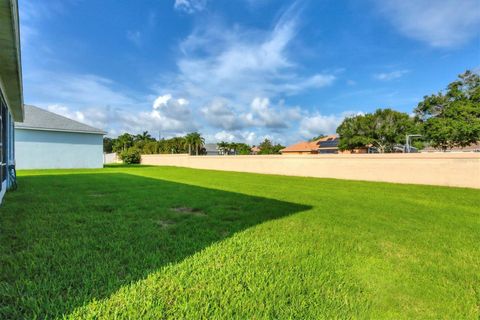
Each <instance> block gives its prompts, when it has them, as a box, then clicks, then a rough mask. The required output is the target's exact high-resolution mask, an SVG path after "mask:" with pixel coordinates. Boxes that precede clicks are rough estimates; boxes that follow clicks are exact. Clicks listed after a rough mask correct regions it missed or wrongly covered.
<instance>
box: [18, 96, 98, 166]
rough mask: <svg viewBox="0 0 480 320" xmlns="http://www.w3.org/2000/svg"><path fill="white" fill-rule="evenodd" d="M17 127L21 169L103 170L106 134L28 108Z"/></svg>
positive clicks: (37, 109)
mask: <svg viewBox="0 0 480 320" xmlns="http://www.w3.org/2000/svg"><path fill="white" fill-rule="evenodd" d="M24 109H25V117H24V120H23V122H21V123H20V122H19V123H15V158H16V167H17V169H70V168H102V167H103V136H104V135H105V132H104V131H103V130H100V129H97V128H93V127H91V126H89V125H86V124H83V123H80V122H78V121H75V120H72V119H69V118H66V117H64V116H61V115H58V114H56V113H53V112H50V111H47V110H44V109H41V108H38V107H35V106H30V105H25V106H24Z"/></svg>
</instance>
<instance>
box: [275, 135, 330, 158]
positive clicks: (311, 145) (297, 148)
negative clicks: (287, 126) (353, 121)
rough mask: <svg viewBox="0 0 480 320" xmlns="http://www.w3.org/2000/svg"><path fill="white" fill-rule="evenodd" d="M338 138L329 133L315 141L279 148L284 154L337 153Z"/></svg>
mask: <svg viewBox="0 0 480 320" xmlns="http://www.w3.org/2000/svg"><path fill="white" fill-rule="evenodd" d="M338 140H339V139H338V136H336V135H329V136H326V137H323V138H320V139H317V140H315V141H301V142H298V143H296V144H293V145H291V146H288V147H286V148H284V149H282V150H280V152H281V153H282V154H285V155H289V154H326V153H338Z"/></svg>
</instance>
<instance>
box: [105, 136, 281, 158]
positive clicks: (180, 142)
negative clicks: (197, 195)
mask: <svg viewBox="0 0 480 320" xmlns="http://www.w3.org/2000/svg"><path fill="white" fill-rule="evenodd" d="M252 147H254V146H250V145H248V144H246V143H240V142H225V141H222V142H220V143H218V144H217V148H218V151H219V153H221V154H239V155H247V154H251V149H252ZM258 147H259V148H260V152H259V154H278V153H280V150H281V149H283V148H285V147H284V146H282V145H281V144H274V143H273V142H272V141H270V140H269V139H265V140H264V141H263V142H262V143H260V144H259V145H258ZM103 151H104V152H106V153H112V152H115V153H117V154H118V155H119V157H120V159H122V160H123V161H124V162H125V163H139V162H140V157H141V155H142V154H179V153H188V154H190V155H197V156H198V155H205V154H206V149H205V139H204V138H203V136H202V135H201V134H200V133H198V132H192V133H189V134H187V135H185V136H180V137H173V138H169V139H160V140H157V139H155V138H154V137H153V136H152V135H151V134H150V133H149V132H148V131H144V132H142V133H141V134H130V133H123V134H121V135H119V136H118V137H117V138H110V137H105V138H104V139H103Z"/></svg>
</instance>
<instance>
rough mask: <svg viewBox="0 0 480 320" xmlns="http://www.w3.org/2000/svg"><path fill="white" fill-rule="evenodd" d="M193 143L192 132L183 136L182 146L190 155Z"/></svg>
mask: <svg viewBox="0 0 480 320" xmlns="http://www.w3.org/2000/svg"><path fill="white" fill-rule="evenodd" d="M193 144H194V140H193V135H192V133H189V134H187V135H186V136H185V140H184V145H183V146H184V147H185V148H188V154H189V155H190V156H191V155H192V145H193Z"/></svg>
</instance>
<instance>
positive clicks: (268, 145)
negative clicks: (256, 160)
mask: <svg viewBox="0 0 480 320" xmlns="http://www.w3.org/2000/svg"><path fill="white" fill-rule="evenodd" d="M258 147H259V148H260V152H259V154H279V153H280V150H282V149H283V148H285V147H284V146H282V145H281V144H279V143H277V144H273V143H272V141H270V140H269V139H265V140H263V142H262V143H260V144H259V145H258Z"/></svg>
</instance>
